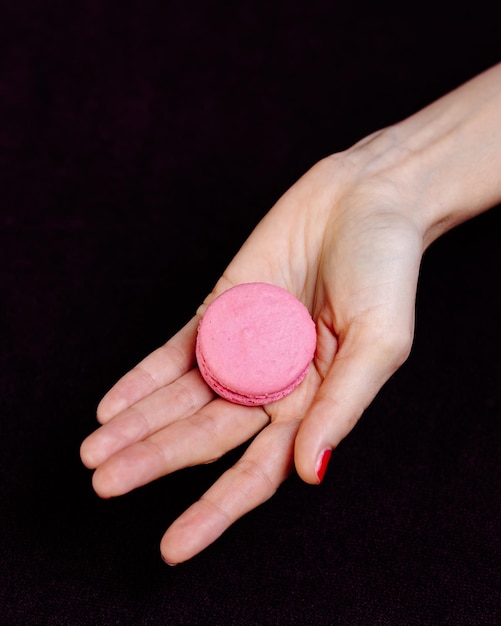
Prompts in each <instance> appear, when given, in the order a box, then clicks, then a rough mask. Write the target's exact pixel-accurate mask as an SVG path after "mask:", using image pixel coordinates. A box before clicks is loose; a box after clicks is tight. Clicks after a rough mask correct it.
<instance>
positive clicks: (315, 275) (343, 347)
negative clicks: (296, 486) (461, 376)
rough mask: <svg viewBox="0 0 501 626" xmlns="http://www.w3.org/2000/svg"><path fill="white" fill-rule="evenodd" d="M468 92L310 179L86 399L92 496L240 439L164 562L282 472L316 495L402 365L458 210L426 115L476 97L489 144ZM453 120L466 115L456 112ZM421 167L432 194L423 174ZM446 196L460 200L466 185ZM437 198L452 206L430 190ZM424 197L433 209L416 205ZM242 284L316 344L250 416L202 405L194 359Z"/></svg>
mask: <svg viewBox="0 0 501 626" xmlns="http://www.w3.org/2000/svg"><path fill="white" fill-rule="evenodd" d="M496 72H497V75H498V74H499V69H497V70H495V74H496ZM483 80H484V82H485V78H484V79H483ZM477 81H478V79H477ZM492 82H493V78H491V83H488V85H489V84H492ZM494 82H495V81H494ZM497 84H499V80H498V82H497ZM472 85H473V86H471V85H470V86H468V85H467V87H466V88H465V87H463V88H462V91H461V90H460V91H459V92H458V93H459V95H458V94H454V92H453V94H452V95H449V96H447V97H446V98H445V99H443V100H441V101H437V103H435V104H434V105H432V106H431V107H430V108H428V109H424V110H423V111H422V112H420V113H419V114H416V115H415V116H413V117H412V118H409V120H406V121H404V122H403V123H402V124H400V125H399V126H398V127H393V128H389V129H386V130H384V131H382V132H379V133H375V134H374V135H372V136H371V137H369V138H367V139H366V140H364V141H362V142H360V143H359V144H357V145H355V146H354V147H353V148H351V149H350V150H347V151H346V152H343V153H340V154H336V155H333V156H331V157H328V158H326V159H323V160H322V161H320V162H319V163H317V164H316V165H315V166H314V167H312V168H311V169H310V170H309V171H308V172H307V173H306V174H305V175H304V176H303V177H301V178H300V180H299V181H298V182H297V183H296V184H295V185H293V186H292V187H291V188H290V189H289V190H288V191H287V192H286V193H285V194H284V196H283V197H282V198H281V199H280V200H279V201H278V202H277V204H276V205H275V206H274V207H273V208H272V209H271V210H270V211H269V213H268V214H267V215H266V216H265V217H264V219H263V220H262V221H261V222H260V223H259V224H258V225H257V227H256V228H255V230H254V231H253V233H252V234H251V236H250V237H249V238H248V240H247V241H246V243H245V244H244V245H243V246H242V248H241V249H240V251H239V252H238V253H237V255H236V256H235V258H234V259H233V260H232V261H231V263H230V264H229V266H228V267H227V269H226V271H225V272H224V274H223V276H222V277H221V279H220V280H219V281H218V282H217V284H216V285H215V287H214V289H213V291H212V293H211V294H210V295H209V296H208V297H207V298H206V300H205V302H204V303H203V304H202V305H201V306H200V308H199V310H198V311H197V314H196V316H195V317H194V318H193V319H192V320H191V321H190V322H189V323H188V324H187V325H186V326H185V327H184V328H183V329H182V330H181V331H179V333H177V334H176V335H175V336H174V337H173V338H172V339H170V341H168V342H167V343H166V344H165V345H164V346H162V347H161V348H159V349H158V350H156V351H155V352H153V353H152V354H151V355H150V356H148V357H147V358H146V359H144V360H143V361H142V362H141V363H139V365H137V366H136V367H135V368H134V369H133V370H131V371H130V372H129V373H128V374H126V375H125V376H124V377H123V378H122V379H121V380H120V381H119V382H118V383H117V384H116V385H115V386H114V387H113V388H112V389H111V390H110V391H109V392H108V393H107V394H106V396H105V397H104V398H103V400H102V401H101V403H100V405H99V408H98V420H99V422H100V423H101V424H102V426H101V427H100V428H99V429H98V430H97V431H95V432H94V433H93V434H91V435H90V436H89V437H88V438H87V439H86V440H85V441H84V442H83V444H82V448H81V456H82V460H83V462H84V463H85V465H86V466H87V467H89V468H92V469H95V472H94V475H93V485H94V488H95V490H96V492H97V493H98V494H99V495H101V496H103V497H111V496H116V495H120V494H124V493H126V492H128V491H130V490H131V489H134V488H136V487H139V486H140V485H144V484H146V483H148V482H149V481H151V480H154V479H155V478H158V477H160V476H163V475H165V474H168V473H171V472H174V471H176V470H179V469H181V468H184V467H188V466H192V465H196V464H200V463H208V462H210V461H213V460H215V459H217V458H219V457H220V456H222V455H223V454H224V453H225V452H227V451H228V450H230V449H232V448H235V447H236V446H238V445H240V444H242V443H243V442H245V441H248V440H252V441H251V443H250V445H249V446H248V448H247V450H246V452H245V453H244V454H243V456H242V458H241V459H240V460H239V461H238V462H237V463H236V464H235V465H234V466H233V467H232V468H230V469H229V470H228V471H226V472H225V473H224V474H223V475H222V476H221V477H220V478H219V479H218V480H217V481H216V482H215V484H214V485H213V486H212V487H211V488H210V489H209V490H208V491H207V492H206V493H205V494H204V495H203V496H202V497H201V499H200V500H199V501H198V502H196V503H195V504H193V505H192V506H191V507H190V508H189V509H188V510H187V511H186V512H185V513H184V514H182V515H181V516H180V517H179V518H178V519H177V520H176V521H175V522H174V523H173V524H172V526H171V527H170V528H169V529H168V530H167V532H166V533H165V535H164V537H163V539H162V543H161V551H162V555H163V558H164V559H165V560H166V561H167V562H169V563H179V562H182V561H185V560H186V559H189V558H190V557H192V556H193V555H195V554H196V553H198V552H199V551H200V550H202V549H203V548H205V547H206V546H208V545H209V544H210V543H211V542H213V541H214V540H215V539H216V538H217V537H218V536H220V535H221V533H222V532H224V530H225V529H226V528H228V526H229V525H231V524H232V523H233V522H234V521H235V520H236V519H238V518H239V517H240V516H242V515H243V514H245V513H246V512H248V511H249V510H251V509H252V508H254V507H256V506H258V505H259V504H261V503H262V502H264V501H265V500H267V499H268V498H269V497H270V496H271V495H273V493H274V492H275V491H276V489H277V488H278V487H279V485H280V484H281V483H282V482H283V481H284V480H285V478H286V477H287V476H288V475H289V474H290V472H291V471H292V470H293V468H294V467H295V469H296V470H297V472H298V473H299V475H300V476H301V478H302V479H303V480H305V481H306V482H308V483H312V484H316V483H319V482H320V481H321V478H322V475H323V472H324V471H325V467H326V461H327V460H328V456H329V453H330V451H331V450H332V449H334V448H335V447H336V446H337V445H338V443H339V442H340V441H341V440H342V439H343V437H345V436H346V435H347V433H348V432H349V431H350V430H351V429H352V428H353V426H354V425H355V423H356V422H357V420H358V419H359V417H360V416H361V414H362V413H363V411H364V409H365V408H366V407H367V405H368V404H369V403H370V402H371V400H372V399H373V398H374V396H375V395H376V393H377V392H378V390H379V389H380V388H381V386H382V385H383V384H384V383H385V381H386V380H387V379H388V378H389V377H390V376H391V375H392V373H393V372H395V370H396V369H397V368H398V367H399V366H400V365H401V364H402V363H403V361H404V360H405V359H406V358H407V356H408V354H409V351H410V348H411V344H412V337H413V329H414V305H415V295H416V286H417V280H418V273H419V265H420V261H421V257H422V254H423V251H424V249H425V247H426V245H427V244H429V243H430V242H431V241H432V240H433V239H434V238H435V237H436V236H438V235H439V234H440V233H441V232H443V231H444V230H445V229H446V228H449V227H451V226H452V225H453V224H454V223H457V222H458V221H461V220H462V219H465V218H466V217H467V215H466V211H465V209H464V204H461V203H458V202H456V201H455V198H456V197H457V196H458V195H459V196H461V194H458V189H457V187H458V183H457V181H458V180H460V179H459V178H458V174H461V159H460V158H459V157H458V158H459V163H458V162H457V160H456V161H455V162H454V160H451V158H450V154H448V152H447V150H446V149H444V146H443V142H442V143H440V142H438V141H436V140H435V139H436V137H437V136H439V135H440V136H445V137H448V136H449V135H450V134H451V133H450V132H449V133H448V129H447V127H446V125H445V124H444V123H442V118H441V112H442V111H445V113H446V112H447V108H448V106H449V108H450V104H451V102H450V101H451V100H454V98H455V99H456V100H455V101H456V102H458V101H459V102H462V101H465V100H466V101H468V97H469V98H470V100H471V98H472V97H473V96H474V95H475V90H476V91H477V92H478V93H480V96H479V101H480V104H479V105H478V109H479V111H480V113H477V116H476V121H477V126H476V127H474V128H473V130H472V135H473V136H475V137H476V136H478V125H479V124H480V123H481V122H482V123H483V124H484V125H486V127H487V129H488V130H489V132H491V131H492V123H491V122H492V120H489V119H488V115H487V113H489V111H490V110H491V109H488V111H487V113H486V112H485V111H486V108H485V97H484V98H483V100H482V89H480V88H479V87H478V82H477V84H475V82H474V81H473V83H472ZM480 86H482V84H481V85H480ZM484 91H485V88H484ZM498 92H499V90H497V91H496V93H498ZM484 96H485V93H484ZM448 99H449V102H448ZM482 103H483V104H482ZM482 107H483V108H482ZM491 108H492V107H491ZM466 109H467V112H468V115H469V116H470V118H469V119H472V118H475V116H473V115H472V113H471V102H469V103H468V107H467V108H466ZM493 110H494V111H495V110H498V108H493ZM445 113H444V114H443V115H444V116H445V117H446V115H445ZM464 114H465V115H466V113H464ZM490 115H492V113H490ZM456 116H459V112H456ZM482 116H483V117H482ZM486 118H487V120H486ZM430 119H431V120H432V121H430ZM447 119H449V118H447ZM433 120H435V121H433ZM453 123H454V119H451V120H450V124H453ZM470 126H471V124H470ZM430 128H434V129H435V135H434V134H433V133H432V132H431V131H430V130H429V129H430ZM423 129H428V131H427V132H423ZM461 132H462V134H463V136H462V140H463V141H466V142H468V136H466V137H465V136H464V131H461ZM430 137H431V139H430ZM449 141H451V139H449ZM470 143H471V142H470ZM453 144H454V149H456V147H457V142H453ZM467 145H469V144H468V143H467ZM494 165H496V164H494ZM466 166H468V163H466ZM437 170H439V171H440V172H441V176H442V180H441V182H440V184H437V180H436V177H434V176H433V175H432V174H431V173H432V172H436V171H437ZM468 171H469V172H470V170H468ZM496 180H497V179H496ZM454 182H455V186H454V184H453V183H454ZM461 184H464V185H465V187H466V188H469V187H468V185H467V180H466V176H464V177H463V179H462V180H461ZM448 185H449V187H450V189H452V190H453V193H452V192H451V193H450V194H448V193H446V192H445V191H443V190H444V188H445V189H449V187H448ZM434 194H435V195H437V197H438V198H439V199H440V202H439V203H437V202H435V204H434V203H433V202H431V203H430V198H434ZM498 195H499V189H498V188H497V187H496V189H495V190H493V188H492V185H491V186H490V187H488V189H487V193H486V196H485V198H484V197H483V196H481V194H478V193H477V196H475V202H472V203H471V205H469V206H470V208H469V211H470V213H471V214H474V213H475V212H479V211H481V210H483V209H485V208H487V207H488V205H489V203H490V202H491V201H492V200H493V199H495V198H497V197H498ZM461 199H462V200H464V195H462V196H461ZM430 204H431V206H432V208H433V207H435V208H434V210H433V211H430V209H429V207H430ZM253 281H262V282H268V283H273V284H276V285H279V286H281V287H284V288H285V289H287V290H289V291H290V292H291V293H293V294H294V295H295V296H296V297H298V298H299V299H300V300H301V301H302V302H303V303H304V304H305V305H306V306H307V307H308V308H309V310H310V312H311V314H312V317H313V319H314V321H315V322H316V325H317V334H318V341H317V350H316V354H315V357H314V360H313V363H312V364H311V366H310V370H309V373H308V375H307V377H306V379H305V380H304V381H303V383H302V384H301V385H300V386H299V387H298V388H296V389H295V390H294V391H293V392H292V393H291V394H290V395H289V396H287V397H285V398H283V399H282V400H279V401H277V402H275V403H272V404H268V405H265V406H263V407H243V406H238V405H235V404H231V403H230V402H227V401H225V400H223V399H220V398H217V397H215V396H214V394H213V392H212V391H211V390H210V389H209V388H208V386H207V385H206V384H205V382H204V380H203V379H202V377H201V375H200V373H199V371H198V369H197V367H196V363H195V356H194V347H195V337H196V328H197V324H198V321H199V319H200V317H201V316H202V315H203V313H204V310H205V308H206V307H207V305H208V304H209V303H210V302H211V300H212V299H214V298H215V297H216V296H218V295H219V294H220V293H222V292H223V291H225V290H226V289H228V288H230V287H232V286H234V285H237V284H240V283H244V282H253Z"/></svg>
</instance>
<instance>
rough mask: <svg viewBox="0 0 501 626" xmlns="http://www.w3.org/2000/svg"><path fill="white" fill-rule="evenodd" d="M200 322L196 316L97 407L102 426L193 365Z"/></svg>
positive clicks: (120, 381) (126, 376) (116, 385)
mask: <svg viewBox="0 0 501 626" xmlns="http://www.w3.org/2000/svg"><path fill="white" fill-rule="evenodd" d="M198 320H199V318H198V317H197V316H195V317H193V318H192V319H191V320H190V321H189V322H188V323H187V324H186V325H185V326H183V328H181V330H180V331H178V332H177V333H176V334H175V335H174V336H173V337H171V339H169V341H167V343H165V344H164V345H163V346H161V347H160V348H157V349H156V350H154V351H153V352H152V353H151V354H150V355H148V356H147V357H146V358H145V359H143V360H142V361H141V362H140V363H138V364H137V365H136V366H135V367H133V368H132V369H131V370H130V371H129V372H127V374H125V375H124V376H123V377H122V378H121V379H120V380H119V381H118V382H117V383H116V384H115V385H113V387H112V388H111V389H110V390H109V391H108V392H107V393H106V395H105V396H104V397H103V399H102V400H101V402H100V403H99V406H98V408H97V419H98V421H99V422H100V423H101V424H105V423H106V422H108V421H109V420H110V419H111V418H112V417H114V416H115V415H117V414H118V413H120V412H122V411H124V410H125V409H127V408H129V407H130V406H132V405H133V404H135V403H136V402H138V401H139V400H142V399H143V398H145V397H146V396H148V395H150V394H151V393H153V392H154V391H156V390H157V389H160V388H161V387H163V386H165V385H168V384H170V383H172V382H173V381H175V380H177V379H178V378H179V377H180V376H182V375H183V374H185V373H186V372H187V371H189V370H190V369H191V368H192V367H193V366H194V364H195V341H196V335H197V326H198Z"/></svg>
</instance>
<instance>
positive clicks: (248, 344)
mask: <svg viewBox="0 0 501 626" xmlns="http://www.w3.org/2000/svg"><path fill="white" fill-rule="evenodd" d="M316 340H317V336H316V328H315V323H314V321H313V320H312V318H311V315H310V313H309V311H308V309H307V308H306V307H305V306H304V304H303V303H302V302H300V301H299V300H298V299H297V298H296V297H295V296H293V295H292V294H291V293H289V292H288V291H287V290H286V289H283V288H282V287H277V286H276V285H271V284H268V283H243V284H241V285H237V286H236V287H232V288H231V289H228V290H227V291H225V292H224V293H222V294H221V295H220V296H218V297H217V298H216V299H215V300H213V301H212V302H211V304H210V305H209V306H208V307H207V310H206V311H205V314H204V316H203V317H202V319H201V321H200V323H199V326H198V333H197V343H196V356H197V361H198V366H199V368H200V372H201V374H202V376H203V377H204V379H205V381H206V382H207V384H208V385H209V386H210V387H211V388H212V389H213V390H214V391H215V392H216V393H217V394H218V395H220V396H221V397H223V398H225V399H226V400H229V401H230V402H234V403H236V404H243V405H247V406H258V405H262V404H267V403H269V402H274V401H276V400H279V399H280V398H283V397H284V396H286V395H287V394H289V393H290V392H291V391H292V390H293V389H295V388H296V387H297V386H298V385H299V384H300V383H301V382H302V380H303V379H304V377H305V376H306V374H307V372H308V368H309V365H310V362H311V360H312V359H313V355H314V353H315V347H316Z"/></svg>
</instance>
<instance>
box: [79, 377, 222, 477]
mask: <svg viewBox="0 0 501 626" xmlns="http://www.w3.org/2000/svg"><path fill="white" fill-rule="evenodd" d="M213 397H214V393H213V392H212V390H211V389H210V388H209V387H208V385H207V383H206V382H205V381H204V380H203V378H202V376H201V374H200V372H199V370H198V369H192V370H190V371H189V372H188V373H186V374H184V375H183V376H181V378H178V379H177V380H175V381H174V382H173V383H171V384H170V385H167V386H166V387H161V388H160V389H157V390H156V391H155V392H153V393H152V394H150V395H149V396H147V397H146V398H143V400H140V401H139V402H138V403H137V404H134V405H133V406H131V407H129V408H128V409H125V411H123V412H122V413H119V414H118V415H117V416H115V417H113V418H112V419H110V420H109V421H108V422H106V423H105V424H104V425H103V426H101V427H100V428H98V429H97V430H96V431H94V432H93V433H92V434H91V435H89V436H88V437H87V438H86V439H85V440H84V441H83V443H82V445H81V447H80V457H81V459H82V461H83V463H84V465H86V466H87V467H89V468H91V469H94V468H96V467H97V466H98V465H101V464H102V463H104V462H105V461H106V459H108V458H109V457H111V456H112V455H113V454H116V453H117V452H118V451H119V450H122V449H123V448H126V447H127V446H130V445H131V444H133V443H136V442H137V441H141V440H142V439H146V438H147V437H149V436H150V435H152V434H153V433H155V432H157V431H158V430H160V429H162V428H165V427H166V426H168V425H169V424H171V423H172V422H175V421H177V420H181V419H184V418H186V417H187V416H188V415H192V414H193V413H196V412H197V411H198V410H199V409H201V408H202V407H203V406H204V405H205V404H207V403H208V402H210V400H211V399H212V398H213Z"/></svg>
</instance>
